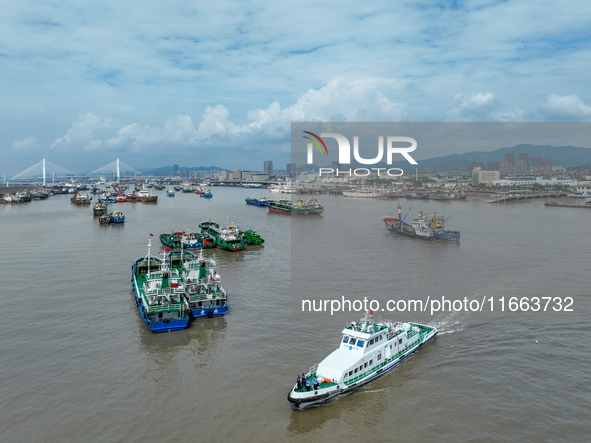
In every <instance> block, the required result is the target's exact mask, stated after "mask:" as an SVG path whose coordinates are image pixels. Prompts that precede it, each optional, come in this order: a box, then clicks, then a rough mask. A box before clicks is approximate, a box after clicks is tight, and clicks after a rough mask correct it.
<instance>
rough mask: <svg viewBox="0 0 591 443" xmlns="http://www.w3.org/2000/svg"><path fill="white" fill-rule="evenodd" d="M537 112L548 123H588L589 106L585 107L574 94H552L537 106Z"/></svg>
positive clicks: (590, 108) (590, 117)
mask: <svg viewBox="0 0 591 443" xmlns="http://www.w3.org/2000/svg"><path fill="white" fill-rule="evenodd" d="M538 110H539V112H540V113H541V114H542V116H543V117H544V119H545V120H548V121H589V120H590V119H591V106H587V105H586V104H585V103H584V102H583V100H582V99H581V97H579V96H578V95H576V94H571V95H558V94H552V95H550V96H549V97H548V99H547V100H546V102H545V103H544V104H542V105H540V106H539V108H538Z"/></svg>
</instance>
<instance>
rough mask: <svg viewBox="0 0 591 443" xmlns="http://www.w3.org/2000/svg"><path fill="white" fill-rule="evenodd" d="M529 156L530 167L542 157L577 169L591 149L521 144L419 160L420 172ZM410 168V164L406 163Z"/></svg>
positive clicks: (585, 162) (456, 168)
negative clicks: (507, 156)
mask: <svg viewBox="0 0 591 443" xmlns="http://www.w3.org/2000/svg"><path fill="white" fill-rule="evenodd" d="M522 152H524V153H527V154H528V155H529V166H531V165H532V158H533V157H542V160H544V161H551V162H552V166H563V167H565V168H568V167H576V166H581V165H583V164H587V163H589V161H590V160H591V149H589V148H582V147H577V146H547V145H546V146H540V145H529V144H521V145H516V146H513V147H510V148H501V149H497V150H496V151H492V152H486V151H473V152H467V153H465V154H452V155H446V156H443V157H435V158H429V159H426V160H418V163H419V170H427V169H431V170H438V171H446V170H447V171H450V170H455V171H461V170H466V169H467V168H468V166H470V165H471V164H472V162H474V159H476V162H477V163H484V164H485V165H486V164H487V163H489V162H498V161H502V160H505V154H514V155H515V163H517V160H518V157H519V154H520V153H522ZM398 163H399V164H397V165H396V166H398V167H403V166H404V165H405V162H398ZM406 166H407V167H408V163H406Z"/></svg>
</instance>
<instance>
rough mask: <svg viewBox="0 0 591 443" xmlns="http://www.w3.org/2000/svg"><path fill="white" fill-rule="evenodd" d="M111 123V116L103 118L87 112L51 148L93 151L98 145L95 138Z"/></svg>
mask: <svg viewBox="0 0 591 443" xmlns="http://www.w3.org/2000/svg"><path fill="white" fill-rule="evenodd" d="M111 124H112V120H111V118H109V117H107V118H103V117H99V116H96V115H93V114H91V113H90V112H87V113H86V114H84V115H81V116H80V117H79V118H78V120H77V121H75V122H73V123H72V126H71V127H70V129H68V131H67V132H66V135H64V136H63V137H60V138H58V139H57V140H56V141H54V142H53V143H52V144H51V146H50V147H49V148H50V149H55V148H66V149H67V148H73V149H80V148H82V149H85V150H90V151H92V150H93V149H96V147H97V141H96V140H95V138H97V137H99V136H100V135H101V133H102V132H104V130H106V129H108V128H110V126H111Z"/></svg>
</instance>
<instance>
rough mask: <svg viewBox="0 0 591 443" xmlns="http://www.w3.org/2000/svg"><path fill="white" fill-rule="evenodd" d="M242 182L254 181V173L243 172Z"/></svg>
mask: <svg viewBox="0 0 591 443" xmlns="http://www.w3.org/2000/svg"><path fill="white" fill-rule="evenodd" d="M272 168H273V167H272V166H271V169H272ZM242 180H252V171H242Z"/></svg>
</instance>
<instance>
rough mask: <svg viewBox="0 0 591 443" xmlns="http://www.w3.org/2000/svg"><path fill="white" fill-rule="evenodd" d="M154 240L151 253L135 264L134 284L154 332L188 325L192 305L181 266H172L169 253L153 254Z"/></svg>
mask: <svg viewBox="0 0 591 443" xmlns="http://www.w3.org/2000/svg"><path fill="white" fill-rule="evenodd" d="M150 249H151V241H150V242H149V243H148V255H147V256H144V257H140V258H138V259H136V260H135V261H134V262H133V265H132V266H131V274H132V278H131V281H132V286H133V289H134V292H135V300H136V304H137V306H138V309H139V312H140V315H141V316H142V319H143V320H144V322H145V323H146V325H148V327H149V328H150V330H152V331H153V332H168V331H175V330H179V329H185V328H186V327H187V325H188V323H189V313H190V309H189V307H188V306H187V302H186V300H185V298H184V292H185V285H184V282H183V279H182V276H181V272H180V271H179V270H178V269H174V268H171V267H170V266H169V264H168V261H167V259H166V256H165V254H166V253H163V258H161V259H160V258H157V257H152V255H151V252H150Z"/></svg>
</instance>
